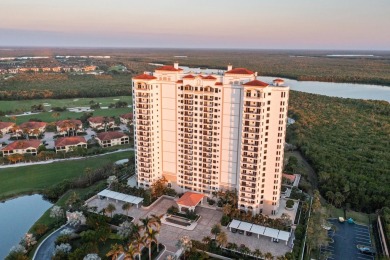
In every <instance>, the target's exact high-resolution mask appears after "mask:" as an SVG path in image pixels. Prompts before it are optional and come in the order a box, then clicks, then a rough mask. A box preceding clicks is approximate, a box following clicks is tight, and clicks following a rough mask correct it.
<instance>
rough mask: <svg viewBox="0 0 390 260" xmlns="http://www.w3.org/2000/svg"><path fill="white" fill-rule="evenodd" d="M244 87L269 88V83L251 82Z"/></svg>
mask: <svg viewBox="0 0 390 260" xmlns="http://www.w3.org/2000/svg"><path fill="white" fill-rule="evenodd" d="M243 85H244V86H251V87H267V86H269V84H268V83H265V82H263V81H260V80H257V79H255V80H252V81H249V82H247V83H245V84H243Z"/></svg>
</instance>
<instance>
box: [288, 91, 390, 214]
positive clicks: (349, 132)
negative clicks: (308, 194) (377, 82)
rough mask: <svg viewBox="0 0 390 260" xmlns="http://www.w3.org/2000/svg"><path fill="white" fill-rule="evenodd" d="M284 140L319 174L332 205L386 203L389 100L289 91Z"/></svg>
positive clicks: (389, 193) (365, 207) (363, 207)
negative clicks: (290, 120)
mask: <svg viewBox="0 0 390 260" xmlns="http://www.w3.org/2000/svg"><path fill="white" fill-rule="evenodd" d="M289 106H290V117H293V118H294V119H296V120H297V121H296V123H295V124H293V125H291V126H289V128H288V137H287V138H288V142H291V143H293V144H295V145H297V146H298V148H299V149H300V150H301V152H302V153H303V154H304V156H305V157H306V158H307V159H308V160H309V162H310V163H311V165H312V166H313V168H314V169H315V170H316V172H317V173H318V177H319V189H320V191H321V193H322V195H323V196H324V197H325V198H326V199H327V200H328V201H329V202H330V203H332V204H334V205H336V206H345V207H347V208H348V207H351V208H353V209H355V210H358V211H365V212H373V211H375V210H376V209H380V208H382V207H384V206H387V207H389V206H390V200H389V197H390V187H389V185H388V184H389V183H390V150H389V147H390V143H389V137H390V105H389V104H388V103H387V102H381V101H363V100H354V99H342V98H334V97H326V96H320V95H314V94H307V93H302V92H295V91H291V98H290V105H289Z"/></svg>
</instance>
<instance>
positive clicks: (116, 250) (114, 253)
mask: <svg viewBox="0 0 390 260" xmlns="http://www.w3.org/2000/svg"><path fill="white" fill-rule="evenodd" d="M124 251H125V250H124V249H123V246H122V245H118V244H114V245H111V250H110V251H108V253H107V254H106V256H111V259H112V260H116V259H118V257H119V256H120V255H121V254H122V253H124Z"/></svg>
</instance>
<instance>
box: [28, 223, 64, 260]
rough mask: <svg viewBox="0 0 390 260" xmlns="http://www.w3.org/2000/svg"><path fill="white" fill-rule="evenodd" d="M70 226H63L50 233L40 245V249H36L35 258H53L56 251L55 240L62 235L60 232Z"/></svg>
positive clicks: (41, 259)
mask: <svg viewBox="0 0 390 260" xmlns="http://www.w3.org/2000/svg"><path fill="white" fill-rule="evenodd" d="M66 228H69V227H68V226H63V227H61V228H60V229H58V230H57V231H55V232H54V233H52V234H50V236H48V237H47V238H46V240H45V241H43V243H42V244H41V245H40V246H39V248H38V250H37V251H36V253H35V255H34V257H33V260H35V259H36V260H44V259H51V257H52V256H53V252H54V242H55V241H56V239H57V237H59V236H60V233H61V231H62V230H64V229H66Z"/></svg>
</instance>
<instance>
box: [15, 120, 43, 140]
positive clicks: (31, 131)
mask: <svg viewBox="0 0 390 260" xmlns="http://www.w3.org/2000/svg"><path fill="white" fill-rule="evenodd" d="M46 125H47V123H45V122H25V123H23V124H20V125H19V128H20V130H21V131H23V132H24V133H28V135H29V136H35V137H38V136H39V135H41V134H43V133H44V132H45V131H46Z"/></svg>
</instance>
